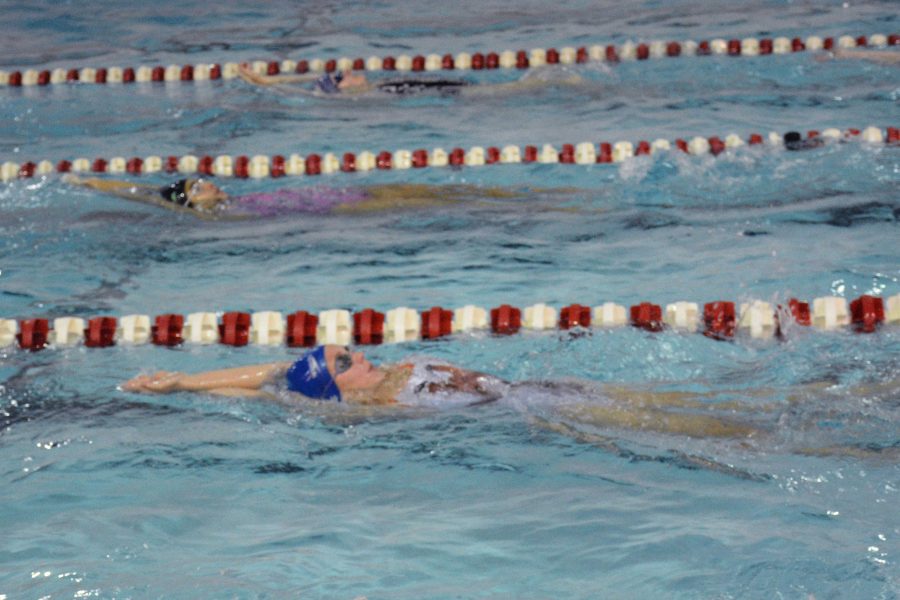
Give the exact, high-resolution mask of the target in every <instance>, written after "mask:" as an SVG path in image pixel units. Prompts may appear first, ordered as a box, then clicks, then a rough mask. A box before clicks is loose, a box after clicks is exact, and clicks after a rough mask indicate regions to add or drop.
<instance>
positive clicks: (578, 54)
mask: <svg viewBox="0 0 900 600" xmlns="http://www.w3.org/2000/svg"><path fill="white" fill-rule="evenodd" d="M587 61H588V51H587V48H585V47H584V46H579V48H578V50H576V51H575V62H576V63H578V64H579V65H582V64H584V63H586V62H587Z"/></svg>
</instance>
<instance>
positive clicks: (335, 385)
mask: <svg viewBox="0 0 900 600" xmlns="http://www.w3.org/2000/svg"><path fill="white" fill-rule="evenodd" d="M383 379H384V373H382V372H381V371H380V370H378V369H376V368H375V367H374V366H373V365H372V363H370V362H369V361H367V360H366V359H365V357H364V356H363V354H362V352H350V349H349V348H347V347H346V346H336V345H328V346H317V347H315V348H313V349H312V350H310V351H308V352H307V353H306V354H304V355H303V356H301V357H300V359H299V360H298V361H297V362H295V363H294V364H293V365H291V367H290V368H289V369H288V371H287V380H288V389H290V390H291V391H294V392H298V393H300V394H303V395H304V396H306V397H308V398H312V399H314V400H336V401H338V402H340V401H341V400H342V399H343V397H344V395H345V394H346V393H348V392H357V391H363V392H364V391H366V390H372V389H374V388H375V387H376V386H377V385H378V384H379V383H381V381H382V380H383ZM355 396H356V395H355V394H354V397H355Z"/></svg>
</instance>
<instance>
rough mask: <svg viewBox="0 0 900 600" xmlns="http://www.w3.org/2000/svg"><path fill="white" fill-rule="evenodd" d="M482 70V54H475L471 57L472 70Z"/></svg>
mask: <svg viewBox="0 0 900 600" xmlns="http://www.w3.org/2000/svg"><path fill="white" fill-rule="evenodd" d="M483 68H484V54H482V53H480V52H476V53H475V54H473V55H472V69H473V70H475V71H480V70H481V69H483Z"/></svg>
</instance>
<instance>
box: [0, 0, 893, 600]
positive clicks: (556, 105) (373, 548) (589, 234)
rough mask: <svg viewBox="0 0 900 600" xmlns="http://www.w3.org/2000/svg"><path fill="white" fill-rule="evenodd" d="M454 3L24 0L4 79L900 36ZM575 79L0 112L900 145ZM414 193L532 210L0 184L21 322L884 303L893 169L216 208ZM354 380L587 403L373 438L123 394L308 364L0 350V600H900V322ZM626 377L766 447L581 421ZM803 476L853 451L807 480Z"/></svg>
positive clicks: (733, 64) (388, 131)
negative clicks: (175, 374)
mask: <svg viewBox="0 0 900 600" xmlns="http://www.w3.org/2000/svg"><path fill="white" fill-rule="evenodd" d="M455 6H456V7H457V10H455V11H454V13H453V14H450V15H447V14H444V7H443V6H438V5H432V4H430V3H422V4H417V3H402V2H382V3H378V4H377V6H373V5H369V4H363V5H357V4H355V3H349V2H329V3H308V4H306V3H304V4H301V5H297V4H295V3H288V2H273V3H267V4H265V5H263V6H255V7H245V6H241V5H238V4H237V3H224V4H223V3H217V4H216V5H215V7H213V6H212V5H208V4H205V3H200V2H191V1H187V2H184V1H182V2H178V3H174V2H169V1H168V0H166V1H163V2H159V3H154V4H153V5H147V6H134V5H133V4H132V3H130V2H104V3H99V2H77V3H66V4H57V3H50V2H32V3H28V4H27V5H22V6H7V7H5V11H4V19H3V23H2V25H0V27H2V32H3V35H4V38H5V39H7V40H9V41H10V44H9V45H8V50H6V51H5V52H4V57H3V59H2V63H3V64H2V65H0V68H2V69H5V70H13V69H22V68H41V69H43V68H50V69H52V68H55V67H57V66H65V67H71V66H112V65H122V66H138V65H142V64H169V63H172V62H174V63H179V64H182V63H188V62H190V63H199V62H225V61H240V60H247V59H269V58H276V59H277V58H294V59H297V58H301V57H306V58H308V57H319V56H321V57H332V56H334V57H337V56H344V55H347V56H357V55H359V56H369V55H372V54H375V55H385V54H390V53H393V54H400V53H408V54H414V53H422V54H427V53H431V52H436V53H439V54H443V53H445V52H454V53H455V52H458V51H470V52H473V51H478V50H497V51H500V50H503V49H506V48H510V49H518V48H531V47H542V46H554V47H561V46H565V45H576V46H577V45H583V44H591V43H595V42H597V43H620V42H622V41H624V40H626V39H634V40H654V39H695V40H699V39H708V38H712V37H720V36H721V37H725V38H731V37H736V38H741V37H745V36H760V35H767V36H770V37H773V36H777V35H787V36H794V35H800V36H806V35H810V34H817V35H821V36H826V35H842V34H844V33H848V34H851V35H862V34H866V35H869V34H872V33H885V34H889V33H895V32H896V31H895V30H896V28H897V18H896V10H895V7H894V6H893V5H892V4H891V3H887V2H867V3H860V4H856V3H854V4H852V5H849V6H842V5H841V4H840V3H829V4H822V5H808V4H793V3H787V4H786V3H782V2H753V3H750V4H743V3H742V4H741V5H740V7H737V5H732V4H731V3H722V4H718V5H714V6H710V4H709V3H694V2H674V3H664V4H661V3H655V2H643V3H633V4H629V5H621V4H616V3H596V2H576V3H568V4H566V5H565V6H564V7H559V8H557V9H555V10H552V11H550V10H548V7H547V6H546V4H545V3H537V2H529V3H516V5H515V6H514V7H511V6H509V5H507V4H501V3H499V2H493V1H488V2H478V3H474V2H464V3H458V4H457V5H455ZM579 73H580V74H582V76H583V77H585V79H587V80H588V84H587V85H585V86H583V87H582V88H579V89H576V90H571V89H569V88H559V87H552V86H551V87H550V88H548V89H546V90H541V91H538V92H535V93H530V94H527V95H521V96H518V95H517V96H510V95H501V94H498V95H495V96H488V97H479V98H477V99H476V98H466V97H454V98H441V97H417V98H408V99H407V98H403V99H391V100H384V99H377V98H366V99H360V100H358V101H353V102H347V101H332V100H327V99H318V98H311V97H308V96H302V95H291V94H290V93H288V92H285V91H281V90H272V89H254V88H251V87H249V86H247V85H245V84H242V83H241V82H239V81H224V82H223V81H219V82H205V83H199V82H198V83H195V84H175V85H165V84H155V85H140V86H139V85H132V86H118V87H117V86H88V85H84V86H74V85H72V86H49V87H42V88H16V89H13V88H3V89H2V90H0V109H2V112H0V114H2V115H4V123H5V126H4V127H3V128H0V156H2V158H0V160H2V161H5V160H13V161H16V162H24V161H25V160H39V159H44V158H46V159H49V160H54V161H55V160H58V159H62V158H69V159H71V158H74V157H78V156H86V157H95V156H104V157H110V156H132V155H137V156H146V155H150V154H158V155H167V154H176V155H182V154H188V153H192V154H197V155H202V154H212V155H215V154H233V155H237V154H245V155H253V154H257V153H261V154H269V155H271V154H285V155H286V154H289V153H291V152H298V153H301V154H308V153H311V152H317V153H320V154H322V153H325V152H329V151H331V152H338V153H342V152H345V151H353V152H360V151H362V150H370V151H372V152H376V153H377V152H378V151H380V150H396V149H400V148H407V149H415V148H434V147H443V148H445V149H447V150H449V149H450V148H452V147H455V146H461V147H464V148H467V147H469V146H472V145H482V146H488V145H497V146H502V145H505V144H519V145H524V144H536V145H541V144H543V143H552V144H555V145H557V147H558V146H559V145H560V144H562V143H566V142H569V143H577V142H581V141H594V142H597V141H611V142H612V141H617V140H619V139H624V140H631V141H636V140H638V139H650V140H652V139H655V138H657V137H662V138H667V139H670V140H671V139H675V138H677V137H684V138H689V137H692V136H694V135H719V136H720V137H724V136H725V135H726V134H728V133H730V132H732V131H733V132H735V133H738V134H740V135H741V136H742V137H744V138H746V137H747V135H749V133H751V132H759V133H763V134H765V133H767V132H768V131H777V132H780V133H783V132H785V131H788V130H792V129H794V130H799V131H806V130H807V129H818V130H822V129H824V128H826V127H838V128H847V127H857V128H863V127H866V126H868V125H876V126H879V127H882V128H883V127H886V126H889V125H897V124H898V123H900V107H898V98H900V84H898V82H900V79H898V70H897V67H895V66H894V67H892V66H885V65H879V64H874V63H864V62H858V61H830V62H818V61H816V60H815V57H814V56H813V55H812V54H810V53H801V54H796V55H786V56H777V57H775V56H771V57H759V58H747V57H742V58H729V57H705V58H687V57H685V58H680V59H666V60H650V61H642V62H640V63H637V62H630V63H629V62H626V63H622V64H619V65H617V66H614V67H606V66H598V65H588V66H586V67H582V68H580V69H579ZM516 76H517V74H515V73H511V72H505V71H503V72H492V73H484V72H480V73H474V72H467V73H465V77H467V78H469V79H470V80H472V81H477V82H491V81H495V82H497V81H507V80H510V79H511V78H514V77H516ZM143 180H144V181H148V182H153V183H159V184H160V185H162V184H163V183H164V182H165V181H166V179H165V178H164V177H162V176H145V177H144V179H143ZM407 181H414V182H417V183H433V184H444V183H453V184H471V185H475V186H485V187H487V186H504V187H514V188H516V189H517V190H520V191H521V194H520V196H519V197H517V198H515V199H508V200H498V199H494V198H488V197H480V195H479V194H478V193H477V192H476V193H475V194H474V196H475V197H473V198H472V199H471V201H460V202H459V203H457V204H454V205H449V206H442V207H439V208H430V209H412V210H402V211H393V212H389V213H376V214H366V215H349V216H348V215H342V216H329V215H296V216H291V217H287V218H281V219H262V220H256V221H240V222H205V221H199V220H196V219H192V218H190V217H188V216H183V215H177V214H173V213H170V212H168V211H163V210H160V209H156V208H153V207H147V206H141V205H133V204H129V203H125V202H123V201H121V200H116V199H113V198H109V197H105V196H102V195H99V194H96V193H93V192H88V191H84V190H76V189H73V188H71V187H68V186H66V185H65V184H63V183H62V182H60V180H59V179H58V178H57V177H56V176H51V177H49V178H46V179H32V180H19V181H15V182H12V183H9V184H5V185H3V187H2V188H0V234H2V235H0V317H7V318H20V317H21V318H24V317H36V316H46V317H51V318H52V317H57V316H63V315H76V316H82V317H90V316H95V315H103V314H111V315H125V314H132V313H147V314H151V315H154V314H161V313H165V312H177V313H183V314H184V313H188V312H194V311H199V310H208V311H225V310H248V311H255V310H280V311H283V312H293V311H295V310H300V309H303V310H309V311H311V312H314V311H319V310H325V309H330V308H344V309H348V310H351V311H356V310H360V309H363V308H368V307H371V308H375V309H377V310H380V311H386V310H388V309H390V308H394V307H397V306H410V307H414V308H417V309H420V310H421V309H425V308H429V307H431V306H435V305H440V306H443V307H445V308H455V307H459V306H463V305H466V304H476V305H479V306H484V307H487V308H490V307H493V306H497V305H499V304H503V303H509V304H513V305H516V306H520V307H524V306H528V305H531V304H534V303H536V302H546V303H548V304H551V305H554V306H556V307H557V308H559V307H562V306H565V305H568V304H571V303H575V302H578V303H581V304H585V305H591V306H596V305H599V304H601V303H603V302H605V301H615V302H617V303H619V304H623V305H626V306H628V305H631V304H635V303H638V302H641V301H652V302H655V303H658V304H665V303H668V302H674V301H678V300H688V301H693V302H699V303H703V302H709V301H715V300H731V301H735V302H738V303H739V302H742V301H748V300H750V299H756V298H758V299H763V300H766V301H769V302H773V303H779V302H780V303H784V302H785V301H786V300H787V299H788V298H790V297H792V296H796V297H798V298H801V299H805V300H809V301H811V300H812V299H813V298H815V297H820V296H826V295H837V296H843V297H846V298H847V299H853V298H856V297H858V296H860V295H862V294H873V295H879V296H883V297H885V298H886V297H889V296H892V295H895V294H897V293H900V260H898V258H900V253H898V248H900V244H898V242H900V235H898V221H900V201H898V197H897V189H898V181H900V152H898V149H897V148H896V147H886V146H873V145H866V144H862V143H847V144H834V145H829V146H827V147H824V148H819V149H816V150H813V151H808V152H785V151H784V150H780V149H777V148H772V147H769V146H765V147H752V148H749V147H745V148H742V149H739V150H737V151H734V152H729V153H727V154H725V155H722V156H719V157H718V158H713V157H709V156H705V157H697V156H687V155H683V154H680V153H678V154H676V153H669V154H661V155H657V156H654V157H652V158H650V157H639V158H635V159H632V160H629V161H626V162H624V163H622V164H617V165H601V164H598V165H591V166H576V165H541V164H530V165H515V166H512V165H510V166H497V167H482V168H464V169H462V170H451V169H439V168H434V169H422V170H418V171H414V172H411V171H405V172H399V171H378V172H372V173H355V174H352V175H348V174H338V175H333V176H322V177H320V178H319V179H316V180H311V179H310V178H302V179H281V180H274V181H273V180H264V181H237V180H223V181H222V182H221V183H222V185H223V187H224V188H225V189H226V190H227V191H228V192H229V193H231V194H237V195H239V194H242V193H251V192H257V191H265V190H275V189H278V188H280V187H284V186H305V185H313V184H315V185H323V186H347V187H357V186H366V185H372V184H381V183H392V182H407ZM561 188H565V189H563V190H562V191H560V190H561ZM366 352H367V355H368V356H370V357H371V358H372V359H373V360H378V361H384V362H391V361H397V360H402V359H403V358H404V357H406V356H409V355H428V356H433V357H437V358H440V359H442V360H446V361H449V362H452V363H454V364H458V365H461V366H463V367H466V368H471V369H477V370H483V371H487V372H489V373H492V374H495V375H497V376H500V377H503V378H506V379H509V380H512V381H516V382H527V381H532V382H546V381H553V382H563V383H565V384H566V385H562V386H561V387H560V388H559V389H557V390H553V389H548V388H545V387H542V386H540V385H537V384H533V385H532V386H531V387H530V388H529V387H527V386H526V387H525V388H520V389H519V390H518V391H516V393H515V394H510V396H509V397H508V398H505V399H503V400H501V401H499V402H496V403H493V404H489V405H485V406H480V407H477V408H468V409H464V408H447V409H444V410H431V411H415V412H412V413H409V412H408V413H403V412H402V411H397V410H383V411H374V412H372V413H370V414H367V415H364V416H360V415H359V414H355V413H353V412H351V411H347V410H341V409H340V408H338V407H322V406H309V405H308V404H304V403H293V404H291V403H287V404H283V403H265V402H259V401H251V400H237V399H222V398H215V397H207V396H202V395H201V396H196V395H187V394H175V395H171V396H138V395H133V394H126V393H124V392H121V391H119V390H117V387H116V386H117V385H118V384H119V383H121V382H122V381H123V380H124V379H127V378H128V377H130V376H132V375H134V374H137V373H139V372H147V371H151V370H155V369H167V370H168V369H178V370H187V371H197V370H203V369H214V368H222V367H225V366H232V365H239V364H252V363H257V362H271V361H281V360H289V359H290V358H291V357H293V356H296V354H297V352H296V351H293V350H290V349H286V348H259V347H247V348H240V349H234V348H227V347H222V346H183V347H180V348H176V349H163V348H159V347H150V346H139V347H117V348H113V349H107V350H90V349H86V348H82V347H75V348H69V349H50V350H46V351H43V352H39V353H26V352H22V351H19V350H15V349H12V348H3V349H0V490H2V491H0V511H2V512H0V514H2V518H0V599H2V600H6V599H9V600H12V599H14V598H80V597H98V598H145V597H165V598H196V597H230V598H256V597H259V598H282V597H310V598H348V599H349V598H358V597H365V598H369V599H376V598H597V597H613V598H644V597H664V598H773V597H780V598H802V599H808V598H818V599H821V598H896V597H898V596H900V570H898V560H900V511H898V510H897V502H898V499H900V498H898V490H900V467H898V448H900V437H898V433H897V432H898V423H900V383H898V381H900V360H898V358H900V330H898V329H897V328H889V327H884V328H882V329H881V330H880V331H878V332H877V333H875V334H872V335H858V334H855V333H853V332H851V331H850V330H847V331H841V332H830V333H825V332H818V331H813V330H808V329H805V328H799V327H793V328H789V329H788V330H787V331H786V335H785V338H784V339H783V340H780V341H765V342H764V341H758V340H750V339H747V338H745V337H739V338H738V339H736V340H735V341H733V342H719V341H715V340H712V339H709V338H706V337H703V336H701V335H697V334H679V333H675V332H663V333H658V334H651V333H647V332H644V331H641V330H637V329H632V328H625V329H617V330H599V329H595V330H592V331H590V332H580V333H578V334H575V335H572V334H567V333H559V332H554V333H527V334H521V335H517V336H511V337H495V336H491V335H488V334H486V333H482V334H466V335H457V336H453V337H451V338H447V339H445V340H443V341H440V342H432V343H428V342H420V343H412V344H403V345H393V346H379V347H372V348H367V349H366ZM572 381H581V382H589V386H591V387H589V388H583V387H578V386H567V384H568V383H569V382H572ZM608 385H614V386H617V388H619V387H621V388H625V389H626V390H631V392H630V393H632V394H636V393H641V394H643V393H651V394H659V393H665V392H690V393H692V394H695V395H696V396H695V397H696V398H698V399H700V400H701V401H702V402H704V403H706V404H708V405H709V409H708V410H709V411H711V412H712V413H714V414H718V415H720V416H724V417H727V418H731V419H736V420H740V421H742V422H749V423H753V424H754V425H756V426H758V427H760V428H761V429H762V430H764V431H765V435H763V436H761V437H760V438H758V439H753V440H750V441H749V442H739V441H733V440H714V439H713V440H710V439H697V438H692V437H688V436H682V435H673V434H666V433H660V432H657V431H655V430H654V429H653V428H647V429H643V430H640V431H630V430H627V429H622V428H617V427H614V426H609V425H591V424H585V423H584V422H582V421H579V420H577V419H574V420H573V419H572V418H571V413H567V412H565V411H564V410H561V409H560V407H564V406H571V405H580V406H588V407H590V406H594V405H598V404H599V405H603V403H604V402H607V401H608V396H607V395H605V394H606V392H604V391H603V390H604V389H605V388H604V387H603V386H608ZM606 389H608V388H606ZM579 390H581V391H579ZM585 390H593V391H585ZM734 401H737V403H738V408H735V405H734V404H733V402H734ZM726 402H727V403H728V404H726ZM717 407H718V408H717ZM687 412H692V411H687ZM700 412H702V411H700ZM822 448H831V449H834V451H833V452H827V453H825V455H820V454H822V453H816V452H811V451H810V450H811V449H822ZM704 461H705V462H704Z"/></svg>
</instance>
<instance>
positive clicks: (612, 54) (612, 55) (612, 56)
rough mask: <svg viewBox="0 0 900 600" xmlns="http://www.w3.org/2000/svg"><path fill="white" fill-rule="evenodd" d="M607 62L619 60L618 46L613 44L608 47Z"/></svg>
mask: <svg viewBox="0 0 900 600" xmlns="http://www.w3.org/2000/svg"><path fill="white" fill-rule="evenodd" d="M606 62H611V63H617V62H619V55H618V54H617V53H616V47H615V46H613V45H612V44H610V45H609V46H607V47H606Z"/></svg>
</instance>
